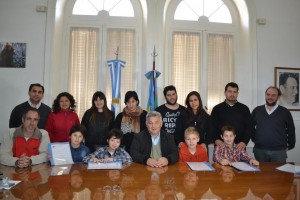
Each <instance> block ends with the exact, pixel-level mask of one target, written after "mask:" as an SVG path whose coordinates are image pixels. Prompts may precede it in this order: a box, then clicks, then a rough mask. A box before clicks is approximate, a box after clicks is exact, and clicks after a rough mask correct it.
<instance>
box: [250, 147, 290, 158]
mask: <svg viewBox="0 0 300 200" xmlns="http://www.w3.org/2000/svg"><path fill="white" fill-rule="evenodd" d="M286 152H287V150H277V151H273V150H264V149H258V148H255V147H254V148H253V153H254V156H255V159H256V160H258V161H259V162H286V158H287V153H286Z"/></svg>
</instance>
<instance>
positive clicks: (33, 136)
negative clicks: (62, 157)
mask: <svg viewBox="0 0 300 200" xmlns="http://www.w3.org/2000/svg"><path fill="white" fill-rule="evenodd" d="M39 117H40V116H39V112H38V110H37V109H36V108H29V109H28V110H27V111H26V112H25V113H24V114H23V116H22V122H23V124H22V125H21V126H20V127H18V128H11V129H10V130H9V133H8V134H7V135H5V136H4V138H3V141H2V144H1V148H0V163H1V164H3V165H8V166H16V167H19V168H25V167H29V166H30V165H34V164H40V163H43V162H46V161H47V153H48V152H47V146H48V143H49V142H50V139H49V136H48V133H47V131H45V130H40V129H38V128H37V124H38V122H39Z"/></svg>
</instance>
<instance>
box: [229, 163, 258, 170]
mask: <svg viewBox="0 0 300 200" xmlns="http://www.w3.org/2000/svg"><path fill="white" fill-rule="evenodd" d="M231 166H232V167H234V168H235V169H237V170H240V171H244V172H257V171H260V169H258V168H256V167H254V166H252V165H249V164H248V163H245V162H232V163H231Z"/></svg>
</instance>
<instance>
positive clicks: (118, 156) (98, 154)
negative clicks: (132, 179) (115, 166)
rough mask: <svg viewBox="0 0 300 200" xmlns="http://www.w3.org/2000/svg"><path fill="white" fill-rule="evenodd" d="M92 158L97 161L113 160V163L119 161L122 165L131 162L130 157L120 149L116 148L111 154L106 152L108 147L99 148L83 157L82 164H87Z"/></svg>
mask: <svg viewBox="0 0 300 200" xmlns="http://www.w3.org/2000/svg"><path fill="white" fill-rule="evenodd" d="M92 157H95V158H97V159H104V158H113V161H121V162H122V163H126V162H132V158H131V156H130V155H129V154H128V153H127V152H126V151H125V149H123V148H121V147H119V148H117V149H116V151H115V152H114V153H113V154H110V152H109V151H108V146H106V147H100V148H99V149H98V150H96V151H95V152H94V153H91V154H90V155H88V156H86V157H84V158H83V162H85V163H87V162H88V161H89V160H90V159H91V158H92Z"/></svg>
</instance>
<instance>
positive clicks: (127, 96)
mask: <svg viewBox="0 0 300 200" xmlns="http://www.w3.org/2000/svg"><path fill="white" fill-rule="evenodd" d="M131 97H133V98H134V100H136V101H137V102H138V105H139V103H140V100H139V97H138V95H137V93H136V91H127V92H126V94H125V99H124V103H125V104H126V103H127V102H128V101H129V99H130V98H131Z"/></svg>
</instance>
